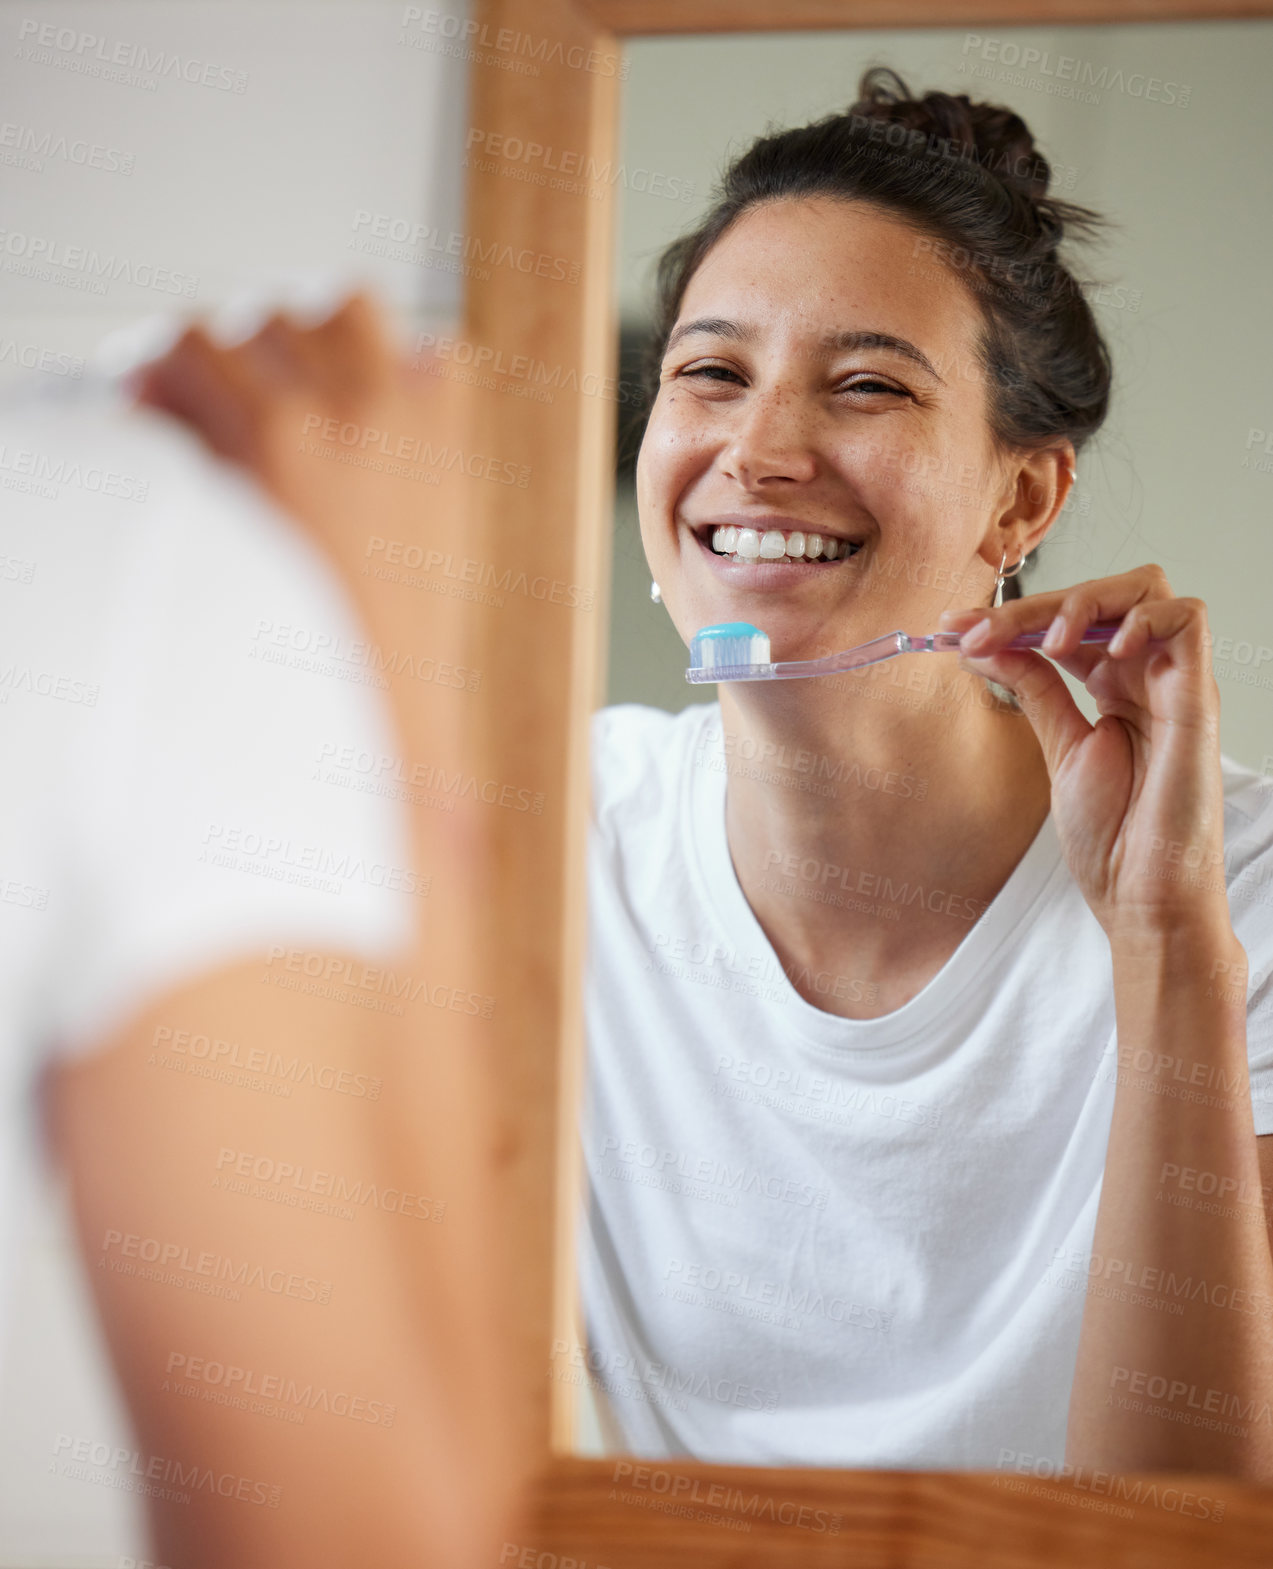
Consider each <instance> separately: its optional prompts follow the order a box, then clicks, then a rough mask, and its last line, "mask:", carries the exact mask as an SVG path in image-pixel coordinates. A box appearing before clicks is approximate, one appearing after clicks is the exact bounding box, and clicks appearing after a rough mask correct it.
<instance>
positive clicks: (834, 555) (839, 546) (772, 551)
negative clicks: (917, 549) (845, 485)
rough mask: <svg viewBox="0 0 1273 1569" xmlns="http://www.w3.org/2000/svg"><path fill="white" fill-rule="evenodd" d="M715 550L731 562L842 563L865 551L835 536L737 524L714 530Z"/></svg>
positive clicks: (712, 540) (712, 541) (713, 546)
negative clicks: (846, 558)
mask: <svg viewBox="0 0 1273 1569" xmlns="http://www.w3.org/2000/svg"><path fill="white" fill-rule="evenodd" d="M711 546H712V550H713V551H714V552H715V553H716V554H717V555H718V556H723V557H724V558H725V559H726V560H728V561H743V562H756V561H795V562H800V561H817V560H819V559H821V560H824V561H839V560H843V559H844V558H845V557H846V556H852V555H854V554H856V552H857V551H858V550H859V549H860V548H861V546H860V545H858V544H851V543H850V542H849V541H848V540H846V539H835V538H833V537H832V536H831V535H829V534H828V535H825V536H824V535H822V534H806V533H804V532H803V530H801V529H796V530H794V531H793V532H792V533H790V534H784V533H783V532H782V530H781V529H777V528H768V529H763V530H761V529H754V528H738V527H736V526H735V525H734V524H726V525H722V526H721V527H719V528H716V529H713V530H712V535H711Z"/></svg>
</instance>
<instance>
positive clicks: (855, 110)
mask: <svg viewBox="0 0 1273 1569" xmlns="http://www.w3.org/2000/svg"><path fill="white" fill-rule="evenodd" d="M848 113H849V114H850V115H851V116H860V117H863V118H865V119H869V120H884V121H887V122H889V123H891V124H894V125H900V126H903V127H904V128H905V129H906V130H908V131H917V132H920V133H922V135H923V136H924V138H925V140H926V141H928V142H930V143H932V144H935V145H934V147H933V150H934V151H939V150H940V151H945V152H946V155H947V156H952V157H962V158H967V159H968V160H970V161H971V162H974V163H976V164H977V165H978V166H979V167H980V168H982V169H984V170H985V171H986V172H987V173H988V174H992V175H994V176H995V178H996V179H998V180H999V181H1000V182H1001V183H1002V184H1003V185H1005V186H1006V187H1007V188H1008V189H1009V190H1011V191H1014V192H1016V193H1018V194H1019V195H1021V196H1024V197H1026V198H1028V199H1029V200H1030V201H1032V202H1038V201H1041V200H1043V199H1044V198H1045V197H1046V196H1047V191H1048V185H1049V183H1050V182H1051V179H1052V168H1051V165H1050V164H1049V163H1048V161H1047V159H1046V158H1044V156H1043V154H1042V153H1040V152H1039V150H1038V149H1037V148H1036V146H1035V144H1034V137H1033V136H1032V135H1031V133H1030V128H1029V126H1028V125H1027V124H1026V123H1025V121H1024V120H1023V119H1022V118H1021V116H1020V115H1019V114H1016V113H1015V112H1014V111H1013V110H1011V109H1008V108H1005V107H1004V106H1003V105H1001V104H989V103H973V102H972V100H971V99H970V98H969V97H968V96H967V94H965V93H958V94H952V93H938V92H932V93H925V94H924V96H923V97H922V98H915V97H913V96H912V95H911V92H910V89H909V88H908V87H907V85H906V83H905V82H904V81H903V80H902V78H901V77H900V76H899V75H898V74H897V72H896V71H894V70H892V69H890V68H889V67H888V66H872V67H871V68H870V70H867V71H864V72H863V73H862V79H861V81H860V82H859V83H858V101H857V103H855V104H854V105H853V106H852V107H851V108H850V109H849V110H848ZM943 144H945V145H944V146H943Z"/></svg>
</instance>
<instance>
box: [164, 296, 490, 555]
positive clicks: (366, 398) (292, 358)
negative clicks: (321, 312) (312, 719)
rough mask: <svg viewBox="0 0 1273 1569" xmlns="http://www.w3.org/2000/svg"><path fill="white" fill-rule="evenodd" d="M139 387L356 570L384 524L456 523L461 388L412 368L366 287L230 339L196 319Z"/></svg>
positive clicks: (409, 531) (412, 528) (414, 531)
mask: <svg viewBox="0 0 1273 1569" xmlns="http://www.w3.org/2000/svg"><path fill="white" fill-rule="evenodd" d="M134 387H135V391H136V395H137V398H138V401H139V402H142V403H145V404H149V405H151V406H152V407H154V408H158V409H163V410H165V411H166V412H168V413H169V414H173V415H175V416H176V417H177V418H178V419H180V420H182V421H183V422H184V423H185V424H187V425H189V426H190V427H191V428H192V429H193V430H194V431H195V432H196V433H197V434H198V435H199V436H201V437H202V438H203V440H204V441H205V442H206V443H207V444H208V446H210V447H211V448H212V450H213V451H214V452H216V453H217V454H218V455H219V456H221V457H223V458H227V459H229V460H230V461H231V462H234V463H237V464H239V465H240V466H241V467H243V468H245V469H247V470H248V471H249V472H250V473H251V474H252V475H254V476H255V478H256V479H257V480H258V481H259V482H260V484H261V485H262V486H263V487H264V488H265V489H266V490H267V491H268V492H269V493H270V494H271V495H272V496H273V497H274V499H275V500H276V501H278V502H279V503H280V504H281V505H282V506H283V507H284V509H285V510H286V511H288V512H289V513H290V514H291V515H292V516H293V517H294V518H296V519H297V520H298V521H299V522H300V523H301V524H303V525H304V526H305V527H306V529H307V531H308V532H309V533H310V534H311V536H312V537H313V538H314V540H315V542H316V543H317V544H318V545H319V546H320V547H321V548H323V549H324V550H325V551H326V552H327V554H328V555H330V556H331V557H333V558H334V560H335V562H336V564H337V566H338V567H340V568H341V569H342V571H343V573H344V574H345V576H346V577H347V578H352V577H356V576H358V575H360V574H361V573H362V572H363V571H364V569H365V566H366V562H367V546H368V541H369V540H370V539H371V538H372V537H373V536H375V535H379V536H381V537H390V538H398V539H401V538H406V537H411V538H414V539H417V540H418V539H419V538H420V537H421V535H420V530H421V527H422V525H423V526H425V527H426V528H427V527H428V525H429V524H430V523H431V522H435V521H436V524H437V527H439V528H447V527H450V528H453V527H454V513H453V512H451V511H450V510H449V508H448V507H447V506H446V505H445V502H446V501H447V500H449V499H450V492H451V489H452V488H453V485H454V481H453V479H452V478H451V476H449V475H448V473H447V472H446V456H445V454H448V453H450V452H453V451H454V450H456V446H457V440H458V434H459V421H460V419H461V417H462V410H461V406H460V401H459V389H457V388H456V386H455V385H454V384H449V383H445V382H443V381H441V380H440V379H439V378H438V377H436V376H431V375H429V374H428V373H427V371H422V370H419V369H415V368H413V367H412V366H411V365H410V364H409V363H408V362H407V361H406V360H405V359H404V357H403V356H402V355H401V354H400V353H399V351H398V349H397V348H396V346H395V345H394V343H393V341H392V338H391V336H390V332H389V327H388V323H387V322H386V320H385V318H384V316H383V315H382V313H381V311H380V309H379V307H378V306H377V305H376V304H375V303H374V302H373V301H372V300H371V299H369V298H368V297H367V296H365V295H361V294H355V295H353V296H351V297H350V298H349V299H348V300H346V301H345V303H344V304H343V305H342V306H341V307H340V308H339V309H338V310H337V311H335V312H334V314H333V315H331V316H330V317H329V318H328V319H327V320H326V321H323V322H320V323H319V324H318V325H317V326H314V327H302V326H300V325H299V324H298V323H296V322H295V321H292V320H291V319H289V318H288V317H287V316H285V315H282V314H276V315H274V316H272V317H271V318H270V319H269V320H268V321H267V322H266V323H265V325H264V326H263V327H262V328H261V329H260V331H259V332H257V333H255V334H254V335H253V336H252V337H250V338H248V339H247V340H246V341H244V342H242V343H239V344H235V345H233V346H230V347H227V346H224V345H222V344H219V343H217V342H215V341H214V340H213V339H212V338H211V337H210V336H209V334H208V333H207V332H206V331H205V330H204V328H203V327H201V326H198V325H196V326H192V327H191V328H189V329H188V330H187V331H186V332H185V333H184V335H183V336H182V337H181V338H180V339H179V340H178V341H177V343H176V344H174V346H173V347H172V348H171V349H170V350H169V351H168V353H167V354H165V355H163V357H162V358H160V359H158V360H155V361H153V362H151V363H150V364H149V365H147V366H145V367H143V369H142V370H141V371H140V372H139V373H138V375H137V376H136V378H135V379H134ZM439 459H440V461H439ZM440 502H441V503H444V504H443V505H439V503H440Z"/></svg>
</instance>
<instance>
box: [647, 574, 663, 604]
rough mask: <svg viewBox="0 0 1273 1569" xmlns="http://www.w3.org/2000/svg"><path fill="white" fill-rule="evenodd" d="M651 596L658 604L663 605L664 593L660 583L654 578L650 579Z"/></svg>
mask: <svg viewBox="0 0 1273 1569" xmlns="http://www.w3.org/2000/svg"><path fill="white" fill-rule="evenodd" d="M650 598H651V600H653V602H654V603H655V604H656V605H661V604H662V603H663V595H662V593H661V591H660V589H659V585H658V584H657V583H656V582H655V581H654V580H653V579H652V578H651V580H650Z"/></svg>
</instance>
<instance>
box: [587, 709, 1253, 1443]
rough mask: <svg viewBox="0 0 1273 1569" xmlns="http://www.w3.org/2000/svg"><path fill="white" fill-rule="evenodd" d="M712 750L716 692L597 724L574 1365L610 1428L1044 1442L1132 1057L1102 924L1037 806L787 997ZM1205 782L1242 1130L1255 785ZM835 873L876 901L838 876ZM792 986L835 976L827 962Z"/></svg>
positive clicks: (1071, 1346)
mask: <svg viewBox="0 0 1273 1569" xmlns="http://www.w3.org/2000/svg"><path fill="white" fill-rule="evenodd" d="M725 766H726V758H725V754H724V750H723V742H722V738H721V729H720V710H719V706H718V705H716V704H711V705H702V706H695V707H691V708H687V709H686V710H685V711H684V712H683V713H681V714H679V715H676V716H672V715H669V714H666V713H664V712H662V711H660V710H657V709H652V708H645V707H640V706H636V705H624V706H620V707H616V708H610V709H605V710H603V711H602V712H600V713H599V714H598V715H596V717H595V721H594V730H593V769H594V773H593V788H594V804H593V824H592V837H591V847H590V856H589V879H590V880H589V901H590V914H589V921H590V925H589V958H588V972H587V993H586V1021H587V1031H588V1037H589V1045H588V1094H587V1097H586V1100H585V1106H584V1111H583V1124H582V1126H583V1138H584V1151H585V1155H584V1159H585V1166H586V1169H587V1175H588V1184H587V1193H588V1209H587V1218H586V1220H585V1221H584V1223H583V1225H582V1227H581V1233H580V1280H581V1292H582V1301H583V1308H584V1317H585V1324H586V1332H587V1342H588V1344H587V1347H586V1348H585V1350H584V1351H583V1352H582V1353H579V1352H576V1354H575V1360H576V1363H577V1365H578V1366H579V1367H581V1368H582V1367H584V1366H586V1367H587V1368H588V1369H589V1370H590V1372H591V1375H592V1382H593V1385H594V1388H595V1389H596V1391H597V1395H598V1400H599V1403H600V1406H601V1418H602V1427H603V1431H605V1432H606V1435H607V1438H608V1440H609V1445H610V1447H616V1448H620V1449H623V1450H626V1451H627V1452H630V1453H633V1454H637V1455H640V1456H643V1457H647V1458H656V1457H664V1456H672V1455H692V1456H695V1457H697V1458H700V1459H704V1460H713V1461H718V1462H722V1463H730V1462H732V1463H737V1464H758V1465H828V1466H831V1465H835V1466H867V1467H871V1466H883V1467H918V1468H942V1469H966V1468H991V1469H993V1468H994V1467H995V1466H996V1465H997V1464H999V1463H1001V1460H1002V1456H1003V1454H1004V1453H1005V1452H1008V1453H1009V1454H1012V1455H1021V1454H1027V1455H1031V1456H1037V1457H1048V1458H1050V1459H1052V1460H1053V1461H1054V1462H1056V1463H1058V1464H1059V1463H1060V1461H1061V1460H1062V1458H1063V1456H1064V1450H1065V1429H1066V1417H1067V1408H1068V1402H1069V1393H1070V1387H1071V1384H1072V1381H1073V1375H1074V1367H1075V1361H1076V1357H1077V1350H1078V1336H1079V1327H1080V1320H1081V1315H1082V1310H1083V1306H1084V1302H1085V1291H1086V1289H1087V1286H1088V1281H1089V1269H1090V1268H1091V1267H1092V1265H1095V1271H1094V1272H1095V1273H1100V1272H1102V1271H1103V1262H1102V1261H1101V1260H1097V1259H1093V1258H1092V1255H1091V1249H1092V1240H1093V1232H1094V1227H1095V1222H1096V1210H1097V1204H1098V1200H1099V1198H1100V1190H1101V1177H1102V1171H1103V1168H1104V1162H1105V1151H1106V1144H1107V1140H1108V1134H1109V1127H1110V1118H1111V1113H1112V1110H1113V1097H1114V1089H1115V1076H1116V1074H1117V1073H1119V1072H1134V1071H1135V1064H1133V1063H1129V1062H1127V1061H1126V1060H1124V1061H1122V1062H1120V1061H1119V1060H1118V1058H1117V1049H1116V1042H1115V1037H1114V1011H1113V996H1112V969H1111V961H1110V953H1109V944H1108V941H1107V939H1106V938H1105V936H1104V934H1103V932H1102V931H1101V928H1100V927H1099V925H1098V924H1097V922H1096V920H1095V919H1094V917H1093V916H1092V914H1091V912H1090V910H1089V909H1088V907H1087V905H1086V903H1085V902H1084V900H1083V897H1082V895H1081V893H1080V892H1079V890H1078V887H1077V885H1076V884H1075V882H1074V880H1073V878H1072V877H1071V875H1070V873H1069V871H1068V868H1067V867H1066V864H1065V861H1064V858H1063V856H1062V854H1061V850H1060V845H1059V842H1058V840H1057V836H1056V831H1055V827H1054V824H1053V821H1052V819H1051V817H1049V818H1048V819H1047V820H1046V821H1045V822H1044V824H1043V826H1042V827H1041V829H1040V830H1039V833H1038V835H1037V836H1036V838H1035V840H1034V842H1033V843H1032V844H1031V846H1030V848H1029V849H1028V850H1027V851H1026V853H1025V855H1024V856H1023V858H1022V859H1021V861H1020V862H1019V864H1018V865H1017V866H1016V868H1015V869H1014V871H1013V873H1012V875H1011V876H1010V877H1009V879H1008V881H1007V883H1006V884H1005V886H1004V887H1003V889H1002V890H1001V891H1000V893H999V894H998V896H997V897H996V898H995V899H994V900H993V901H992V903H991V904H990V906H989V907H988V908H987V909H986V910H985V912H984V914H981V915H980V918H976V919H974V918H972V917H971V916H970V917H968V918H967V930H966V934H965V936H964V937H963V939H962V941H961V943H960V946H959V948H958V950H957V951H956V953H955V954H954V955H953V956H952V958H951V959H950V960H949V961H948V962H947V963H946V964H945V965H944V966H943V968H942V969H941V970H940V971H939V973H938V974H937V975H935V976H934V977H933V978H932V980H930V981H929V982H928V984H927V985H926V986H925V987H924V988H923V989H922V991H920V992H919V993H918V994H917V995H916V996H915V997H913V998H912V999H911V1000H910V1001H909V1002H907V1003H906V1004H905V1005H904V1006H903V1007H901V1008H898V1009H896V1010H895V1011H893V1012H892V1013H889V1014H886V1015H885V1016H883V1017H881V1018H874V1019H846V1018H841V1017H839V1016H837V1015H835V1014H832V1013H829V1012H826V1011H824V1010H823V1009H820V1008H817V1007H814V1006H813V1005H812V1004H810V1003H809V1002H807V1001H805V1000H804V998H803V997H801V996H800V994H799V993H798V992H797V991H796V990H795V988H794V987H793V985H792V984H791V980H790V979H789V978H788V976H787V975H786V974H785V973H784V972H783V970H782V968H781V966H780V964H779V962H778V959H777V957H776V955H775V954H774V951H773V949H772V947H771V945H770V943H769V941H768V939H767V938H766V936H765V934H764V931H763V929H762V928H761V926H760V924H759V923H758V921H757V920H756V917H755V915H754V914H753V912H752V910H751V907H750V906H749V905H748V903H747V900H746V898H745V897H744V895H743V892H742V889H741V887H740V886H739V883H738V879H737V877H736V875H735V872H734V868H733V864H732V861H731V858H730V852H729V846H728V841H727V837H726V832H725V811H724V808H725V784H726V777H727V776H726V773H725ZM731 766H732V765H731ZM1224 779H1225V790H1226V815H1225V843H1226V868H1227V877H1228V881H1229V886H1230V907H1231V910H1232V913H1233V919H1234V925H1235V928H1236V932H1237V935H1238V938H1239V940H1240V941H1241V942H1242V943H1243V944H1244V946H1245V948H1246V951H1247V955H1248V958H1249V961H1250V965H1249V974H1250V988H1251V989H1250V995H1249V1017H1250V1032H1249V1060H1250V1064H1251V1070H1252V1095H1253V1101H1254V1107H1255V1126H1256V1131H1257V1132H1258V1133H1268V1132H1273V979H1271V977H1273V780H1270V779H1267V778H1263V777H1261V776H1259V775H1257V774H1254V773H1252V772H1251V771H1250V770H1248V769H1245V768H1242V767H1241V766H1239V765H1238V764H1236V763H1234V762H1232V761H1231V760H1229V759H1227V758H1226V759H1225V760H1224ZM792 881H794V884H795V886H794V887H789V888H788V889H787V891H788V892H792V893H796V894H798V893H800V892H802V891H806V890H808V889H821V888H823V886H824V885H823V883H822V881H821V878H820V877H819V878H817V879H816V880H815V881H814V882H812V883H809V884H804V883H802V882H801V881H800V880H799V879H795V880H792ZM832 887H833V891H834V893H835V897H837V898H844V899H847V898H850V897H855V898H857V897H862V896H863V894H862V893H861V892H859V890H864V891H865V895H866V897H867V898H872V897H874V898H881V897H884V896H885V895H884V894H882V893H881V891H880V889H878V888H877V887H876V886H875V885H873V884H872V882H871V880H870V878H869V877H867V878H864V879H863V878H859V876H858V874H857V873H856V872H854V873H852V874H850V875H848V876H841V877H838V878H836V879H834V881H833V884H832ZM848 889H851V890H852V892H844V891H842V890H848ZM929 892H930V891H929V890H925V891H924V896H925V897H927V896H928V893H929ZM888 895H889V896H891V897H892V898H893V901H894V903H895V904H896V903H897V902H898V901H899V900H900V901H901V902H902V903H905V902H907V900H908V898H911V897H917V896H919V890H918V889H915V890H910V891H909V892H903V891H901V890H898V889H892V890H889V891H888ZM883 918H888V917H887V916H885V917H883ZM951 918H952V919H959V918H961V917H960V916H959V915H958V914H952V917H951ZM801 979H803V978H801ZM811 983H812V984H813V986H814V987H815V988H816V989H818V990H819V991H823V992H826V993H828V994H829V995H830V994H833V993H834V992H835V991H836V989H837V988H838V989H839V991H840V994H841V995H843V996H849V997H853V996H862V995H864V984H865V983H863V982H862V981H861V979H860V978H857V977H853V976H844V977H836V976H830V975H826V976H817V977H813V978H812V980H811ZM1218 984H1223V979H1221V980H1220V981H1219V982H1218ZM855 987H856V988H857V990H856V991H855V990H854V988H855ZM1205 1092H1206V1087H1205V1086H1201V1087H1198V1086H1197V1085H1196V1084H1194V1083H1189V1084H1185V1085H1183V1086H1182V1093H1188V1094H1201V1093H1205ZM1145 1262H1146V1263H1152V1260H1146V1261H1145ZM1101 1289H1105V1287H1103V1286H1102V1287H1101ZM1108 1289H1113V1290H1117V1289H1121V1287H1120V1276H1119V1275H1118V1273H1117V1272H1115V1273H1114V1274H1113V1275H1111V1276H1110V1277H1109V1284H1108ZM574 1376H576V1377H578V1376H581V1375H580V1374H576V1375H574Z"/></svg>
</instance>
